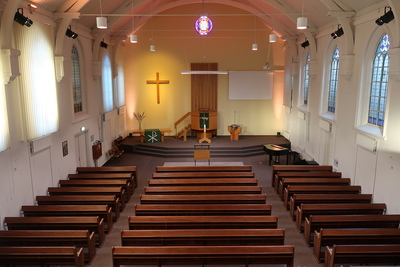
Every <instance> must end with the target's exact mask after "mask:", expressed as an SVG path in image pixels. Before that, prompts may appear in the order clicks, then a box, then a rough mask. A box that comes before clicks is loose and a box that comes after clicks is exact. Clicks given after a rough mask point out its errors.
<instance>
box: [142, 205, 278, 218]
mask: <svg viewBox="0 0 400 267" xmlns="http://www.w3.org/2000/svg"><path fill="white" fill-rule="evenodd" d="M135 215H136V216H217V215H227V216H229V215H230V216H233V215H242V216H243V215H248V216H251V215H253V216H256V215H258V216H267V215H271V205H270V204H213V205H209V204H182V205H181V204H170V205H162V204H154V205H150V204H146V205H141V204H138V205H135Z"/></svg>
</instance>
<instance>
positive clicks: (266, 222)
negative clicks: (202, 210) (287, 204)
mask: <svg viewBox="0 0 400 267" xmlns="http://www.w3.org/2000/svg"><path fill="white" fill-rule="evenodd" d="M128 223H129V230H152V229H276V228H277V226H278V216H273V215H271V216H130V217H129V218H128Z"/></svg>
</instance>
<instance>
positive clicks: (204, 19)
mask: <svg viewBox="0 0 400 267" xmlns="http://www.w3.org/2000/svg"><path fill="white" fill-rule="evenodd" d="M202 9H203V13H202V15H201V16H200V17H199V18H198V19H197V20H196V21H195V23H194V29H195V30H196V32H197V33H198V34H200V35H207V34H209V33H210V32H211V31H212V29H213V22H212V20H211V19H210V18H209V17H208V16H207V15H205V14H204V0H203V2H202Z"/></svg>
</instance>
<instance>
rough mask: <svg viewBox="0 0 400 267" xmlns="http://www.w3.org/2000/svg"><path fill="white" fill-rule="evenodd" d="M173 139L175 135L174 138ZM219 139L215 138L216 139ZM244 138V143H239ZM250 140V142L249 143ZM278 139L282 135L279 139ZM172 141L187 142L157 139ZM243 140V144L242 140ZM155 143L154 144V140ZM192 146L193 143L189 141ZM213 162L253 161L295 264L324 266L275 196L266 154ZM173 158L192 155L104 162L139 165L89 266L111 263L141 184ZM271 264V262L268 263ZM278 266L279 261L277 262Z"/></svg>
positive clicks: (255, 140) (259, 140)
mask: <svg viewBox="0 0 400 267" xmlns="http://www.w3.org/2000/svg"><path fill="white" fill-rule="evenodd" d="M133 139H139V138H138V137H137V138H136V137H133ZM173 139H174V138H173ZM217 140H218V141H217ZM242 141H243V143H242ZM252 141H253V143H252ZM270 141H271V139H268V138H266V137H257V138H255V137H254V138H253V137H249V138H244V137H243V138H241V140H239V141H230V140H229V137H218V138H215V139H213V140H212V144H216V143H217V142H218V145H226V146H232V145H237V146H245V145H246V146H248V145H251V144H254V143H255V144H259V143H260V144H266V142H267V143H269V142H270ZM279 141H281V139H280V140H279ZM172 142H173V143H174V145H176V144H178V145H182V146H186V145H188V144H185V143H186V142H183V141H182V140H176V139H175V140H171V143H170V142H167V140H166V142H165V143H158V144H163V145H171V146H172ZM245 143H246V144H245ZM154 145H157V144H154ZM190 145H191V146H193V144H190ZM285 159H286V157H282V162H281V164H284V163H286V161H285ZM211 161H212V162H242V163H243V164H245V165H252V166H253V171H254V172H255V174H256V178H258V179H259V183H260V185H261V186H262V187H263V193H265V194H267V203H268V204H272V214H273V215H278V216H279V219H278V228H285V229H286V231H285V244H293V245H295V264H294V266H296V267H305V266H307V267H314V266H315V267H319V266H324V265H323V264H319V263H318V262H317V261H316V260H315V258H314V256H313V254H312V247H308V246H307V245H306V244H305V242H304V240H303V235H302V234H300V233H299V232H298V231H297V230H296V227H295V223H294V222H293V221H292V220H291V218H290V216H289V212H288V211H287V210H286V209H285V208H284V207H283V203H282V201H281V200H280V199H279V198H278V195H277V194H276V193H275V192H274V190H273V188H272V187H271V172H272V169H271V166H269V165H268V157H267V155H266V154H265V155H260V156H253V157H246V158H240V159H238V158H237V157H232V158H226V157H224V158H212V159H211ZM173 162H182V163H183V164H186V163H187V162H193V158H173V159H169V158H159V157H151V156H143V155H137V154H130V153H124V154H123V156H122V158H120V159H118V160H113V161H110V162H107V164H106V165H109V166H112V165H135V166H137V168H138V187H137V189H136V190H135V192H134V195H133V196H132V198H131V200H130V201H129V203H128V204H127V206H126V208H125V209H124V211H123V212H122V213H121V217H120V218H119V220H118V221H117V222H116V223H115V224H114V228H113V229H112V231H111V232H110V233H109V234H107V235H106V241H105V243H104V245H103V246H102V247H101V248H98V249H97V256H96V258H95V259H94V261H93V263H92V264H91V265H90V266H93V267H100V266H101V267H103V266H104V267H106V266H107V267H108V266H112V259H111V248H112V246H114V245H120V244H121V241H120V240H121V239H120V238H121V237H120V232H121V230H123V229H128V216H131V215H133V214H134V205H135V204H139V197H140V194H142V193H143V188H144V186H145V185H146V184H147V182H148V180H149V179H150V178H151V175H152V173H153V172H154V171H155V168H156V166H162V165H164V164H166V165H168V164H171V163H173ZM269 266H272V265H269ZM277 266H281V265H277Z"/></svg>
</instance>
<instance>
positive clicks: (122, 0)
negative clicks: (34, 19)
mask: <svg viewBox="0 0 400 267" xmlns="http://www.w3.org/2000/svg"><path fill="white" fill-rule="evenodd" d="M3 1H4V0H3ZM8 1H14V0H8ZM29 2H31V3H34V4H36V5H38V6H39V7H40V8H43V9H46V10H48V11H50V12H53V13H56V12H61V13H64V12H79V13H80V15H81V17H80V19H79V22H78V23H80V24H82V25H84V26H86V27H88V28H89V29H95V27H96V21H95V17H96V16H98V15H99V14H100V13H102V14H103V15H104V16H106V17H107V19H108V25H109V28H110V29H111V33H110V35H111V36H122V35H124V36H127V35H129V34H131V32H130V31H131V27H130V26H131V25H132V15H134V23H135V25H137V26H136V28H140V25H143V24H144V23H145V22H146V21H147V20H148V19H149V18H150V17H151V15H158V16H160V15H161V14H163V13H162V12H168V10H173V8H176V7H179V6H184V5H197V6H199V5H201V6H202V7H203V8H206V7H207V5H210V4H221V5H228V6H232V7H236V8H237V9H238V10H243V13H246V14H256V15H257V16H258V17H259V18H260V19H261V21H262V22H263V23H264V24H265V25H266V26H267V27H268V28H273V29H274V31H275V32H276V33H277V34H278V35H279V36H292V37H297V36H299V35H300V34H301V32H299V31H298V30H296V29H295V28H296V18H297V17H299V16H302V15H304V16H306V17H308V26H309V28H313V29H318V28H320V27H323V26H325V25H329V24H336V23H338V20H337V18H336V17H335V16H329V15H328V13H330V12H359V11H362V10H363V9H366V8H368V7H370V6H373V5H376V4H382V3H383V4H387V0H30V1H29ZM23 3H26V2H23ZM21 5H22V4H21ZM100 5H101V7H102V9H100ZM132 9H133V12H132ZM169 15H173V14H171V13H170V14H169ZM177 15H178V14H177ZM179 15H182V14H179ZM209 15H210V16H211V14H209Z"/></svg>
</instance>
